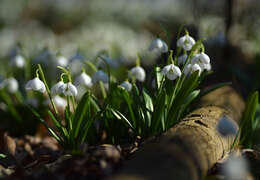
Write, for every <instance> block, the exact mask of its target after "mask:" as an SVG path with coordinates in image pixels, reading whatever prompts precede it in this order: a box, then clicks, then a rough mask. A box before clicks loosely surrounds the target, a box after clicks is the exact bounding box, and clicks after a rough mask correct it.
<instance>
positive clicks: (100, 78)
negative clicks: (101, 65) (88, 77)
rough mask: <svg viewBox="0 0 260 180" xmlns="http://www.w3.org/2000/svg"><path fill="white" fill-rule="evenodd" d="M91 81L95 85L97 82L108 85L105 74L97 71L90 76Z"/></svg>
mask: <svg viewBox="0 0 260 180" xmlns="http://www.w3.org/2000/svg"><path fill="white" fill-rule="evenodd" d="M92 81H93V83H97V82H98V81H102V82H103V83H108V81H109V78H108V75H107V74H106V73H105V72H103V71H102V70H99V71H97V72H96V73H95V74H94V75H93V76H92Z"/></svg>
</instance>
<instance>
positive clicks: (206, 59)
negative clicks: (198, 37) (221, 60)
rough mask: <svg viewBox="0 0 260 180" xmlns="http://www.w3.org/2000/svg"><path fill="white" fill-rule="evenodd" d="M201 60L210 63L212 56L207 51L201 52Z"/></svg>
mask: <svg viewBox="0 0 260 180" xmlns="http://www.w3.org/2000/svg"><path fill="white" fill-rule="evenodd" d="M200 60H201V61H202V62H203V63H204V64H209V63H210V58H209V56H208V55H207V54H205V53H201V54H200Z"/></svg>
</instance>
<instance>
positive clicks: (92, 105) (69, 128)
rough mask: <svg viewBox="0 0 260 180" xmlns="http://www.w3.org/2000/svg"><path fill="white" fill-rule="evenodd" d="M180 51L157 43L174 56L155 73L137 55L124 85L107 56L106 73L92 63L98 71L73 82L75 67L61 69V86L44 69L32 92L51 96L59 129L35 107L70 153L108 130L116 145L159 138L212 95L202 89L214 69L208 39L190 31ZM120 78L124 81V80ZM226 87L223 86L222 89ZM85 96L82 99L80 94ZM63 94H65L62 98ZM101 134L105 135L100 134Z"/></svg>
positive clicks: (160, 50) (30, 86) (157, 48)
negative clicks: (205, 42) (192, 106)
mask: <svg viewBox="0 0 260 180" xmlns="http://www.w3.org/2000/svg"><path fill="white" fill-rule="evenodd" d="M177 47H178V48H177V49H176V50H175V51H173V50H169V49H168V45H167V43H166V42H165V41H163V40H161V39H160V38H157V39H155V40H154V41H152V42H151V45H150V47H149V50H150V51H156V53H157V54H158V55H159V56H160V55H161V54H163V53H164V54H168V59H167V60H166V61H165V62H164V64H163V65H156V66H154V68H153V71H152V73H149V74H148V75H149V76H147V73H146V71H145V69H144V68H143V67H142V65H141V63H142V58H143V57H142V56H140V55H137V60H136V65H135V66H134V67H132V68H131V69H129V70H128V71H126V72H125V73H126V74H127V76H125V77H126V79H125V80H123V81H122V82H120V81H118V80H117V79H118V78H116V77H115V76H113V75H112V74H111V72H110V70H111V69H110V66H109V65H110V64H109V62H110V61H107V58H108V57H107V56H99V58H100V59H102V60H103V61H104V64H105V67H103V69H99V68H97V67H96V66H95V65H94V64H92V63H91V62H89V61H86V63H85V64H86V66H89V67H90V69H91V70H92V76H90V75H89V74H90V73H89V72H86V71H85V68H83V69H82V73H81V74H80V75H79V76H77V77H76V78H75V80H73V77H72V75H71V72H70V69H69V67H61V66H58V69H60V70H61V71H62V73H61V74H60V79H59V80H58V82H57V83H56V84H55V85H54V86H52V88H49V86H48V84H47V82H46V79H45V75H44V72H43V70H42V68H41V66H40V65H38V68H37V70H36V75H35V78H34V79H32V80H30V81H29V82H27V84H26V86H25V88H26V89H27V90H35V91H39V92H41V93H46V94H47V95H48V97H49V102H50V104H51V108H50V110H48V114H49V116H50V117H51V119H52V121H53V124H54V127H50V126H49V124H48V123H47V122H46V121H45V120H44V118H42V117H41V115H40V113H38V112H37V111H36V110H34V109H33V108H31V110H32V111H33V113H34V114H35V115H36V116H37V117H38V119H39V120H40V121H41V122H42V123H44V124H45V126H46V128H47V129H48V130H49V132H50V133H51V135H52V136H53V137H55V138H56V140H57V141H58V142H59V143H60V144H61V145H62V146H63V147H64V148H65V149H67V150H71V151H78V150H79V149H80V146H81V145H82V144H83V143H88V142H89V141H92V140H91V138H93V137H94V136H97V134H99V133H100V132H102V131H104V132H106V134H107V140H108V141H110V142H112V143H122V142H125V141H130V140H131V139H132V138H133V139H134V138H135V137H137V136H140V137H141V138H142V139H144V138H147V137H150V136H154V135H159V134H161V133H163V132H164V131H166V130H167V129H169V128H170V127H172V126H174V125H175V124H176V123H177V122H178V121H180V119H181V118H182V117H183V116H184V115H185V114H186V113H188V111H189V108H190V104H191V103H192V102H194V101H195V100H197V99H198V98H199V97H201V96H202V95H204V94H205V93H207V92H209V90H208V91H207V92H201V91H200V90H199V89H198V87H199V85H200V83H201V82H202V80H203V79H204V78H205V76H206V75H207V74H209V72H210V71H211V64H210V58H209V56H208V55H207V54H206V52H205V48H204V45H203V43H202V40H198V41H197V42H196V41H195V40H194V39H193V38H192V37H191V36H190V35H189V33H188V32H187V31H185V35H183V36H182V37H180V38H179V39H178V41H177ZM119 79H120V78H119ZM222 85H225V84H221V85H217V86H215V87H213V88H212V89H214V88H216V87H220V86H222ZM92 86H96V87H98V89H100V91H101V94H102V98H99V99H98V98H96V96H95V95H94V92H92V90H91V88H92ZM82 87H84V88H83V89H84V90H83V92H84V93H83V95H80V96H78V94H79V90H81V91H82ZM57 95H59V96H57ZM57 97H59V99H60V100H61V99H63V101H62V102H63V103H61V101H59V104H63V107H64V110H63V111H62V112H60V111H58V109H57V107H56V104H57V102H55V101H57V99H56V100H55V98H57ZM97 131H100V132H97Z"/></svg>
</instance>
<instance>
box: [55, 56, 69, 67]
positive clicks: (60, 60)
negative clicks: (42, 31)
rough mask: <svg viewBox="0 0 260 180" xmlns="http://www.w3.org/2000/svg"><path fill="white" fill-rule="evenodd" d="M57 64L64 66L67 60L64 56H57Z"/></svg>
mask: <svg viewBox="0 0 260 180" xmlns="http://www.w3.org/2000/svg"><path fill="white" fill-rule="evenodd" d="M56 63H57V66H61V67H66V66H68V64H69V60H68V59H67V58H66V57H64V56H58V57H57V58H56Z"/></svg>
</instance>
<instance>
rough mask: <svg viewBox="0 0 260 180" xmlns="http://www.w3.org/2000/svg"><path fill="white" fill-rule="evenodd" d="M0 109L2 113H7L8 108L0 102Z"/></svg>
mask: <svg viewBox="0 0 260 180" xmlns="http://www.w3.org/2000/svg"><path fill="white" fill-rule="evenodd" d="M0 109H1V110H2V111H7V109H8V106H7V105H6V104H5V103H4V102H0Z"/></svg>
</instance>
